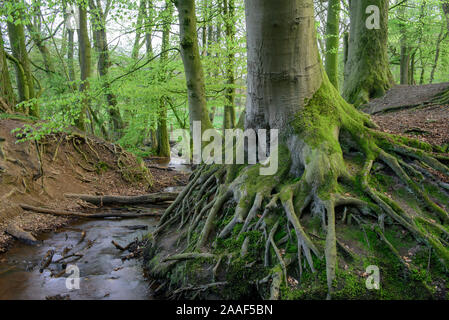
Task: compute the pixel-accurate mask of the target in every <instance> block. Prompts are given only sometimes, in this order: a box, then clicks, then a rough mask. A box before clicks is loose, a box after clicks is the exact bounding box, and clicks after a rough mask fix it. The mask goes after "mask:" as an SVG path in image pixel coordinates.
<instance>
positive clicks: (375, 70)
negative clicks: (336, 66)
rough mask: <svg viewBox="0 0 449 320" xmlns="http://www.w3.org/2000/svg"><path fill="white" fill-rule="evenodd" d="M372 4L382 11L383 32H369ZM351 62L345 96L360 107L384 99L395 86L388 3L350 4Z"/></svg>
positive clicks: (379, 0) (365, 0)
mask: <svg viewBox="0 0 449 320" xmlns="http://www.w3.org/2000/svg"><path fill="white" fill-rule="evenodd" d="M369 5H374V6H376V7H377V8H379V14H380V19H379V29H368V28H367V27H366V21H367V19H368V18H369V16H370V15H369V14H366V13H365V12H366V9H367V7H368V6H369ZM350 16H351V22H350V31H349V52H348V61H347V63H346V67H345V83H344V88H343V97H344V98H345V99H346V101H348V102H349V103H352V104H354V105H356V106H358V105H361V104H364V103H366V102H368V101H369V100H370V99H372V98H376V97H380V96H382V95H384V94H385V92H386V91H387V90H388V89H389V88H390V87H391V86H392V84H393V76H392V74H391V71H390V68H389V61H388V55H387V37H388V0H357V1H350Z"/></svg>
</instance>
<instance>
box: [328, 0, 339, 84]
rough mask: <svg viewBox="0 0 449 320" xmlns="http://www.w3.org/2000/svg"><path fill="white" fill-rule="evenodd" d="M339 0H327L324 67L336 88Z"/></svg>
mask: <svg viewBox="0 0 449 320" xmlns="http://www.w3.org/2000/svg"><path fill="white" fill-rule="evenodd" d="M340 8H341V5H340V0H329V1H328V8H327V21H326V60H325V69H326V73H327V76H328V77H329V80H330V82H331V83H332V84H333V85H334V87H335V88H336V89H337V90H338V87H339V85H338V49H339V44H340V41H339V40H340V38H339V32H340Z"/></svg>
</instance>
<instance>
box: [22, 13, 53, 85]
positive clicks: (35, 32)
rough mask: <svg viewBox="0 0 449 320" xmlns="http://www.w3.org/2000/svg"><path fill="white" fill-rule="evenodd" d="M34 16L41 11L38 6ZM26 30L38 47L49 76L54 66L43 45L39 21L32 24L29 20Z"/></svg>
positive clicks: (48, 52) (38, 15)
mask: <svg viewBox="0 0 449 320" xmlns="http://www.w3.org/2000/svg"><path fill="white" fill-rule="evenodd" d="M34 14H35V16H36V17H40V15H41V12H40V9H39V8H36V9H35V13H34ZM27 29H28V32H29V34H30V36H31V39H32V40H33V42H34V44H35V45H36V46H37V48H38V49H39V52H40V53H41V56H42V60H43V61H44V67H45V70H46V72H47V74H48V75H49V77H50V78H51V75H52V74H54V73H55V67H54V65H53V61H52V58H51V54H50V50H48V48H47V46H46V45H45V42H44V40H43V39H42V34H41V28H40V23H35V24H33V23H32V22H31V21H30V23H29V24H27Z"/></svg>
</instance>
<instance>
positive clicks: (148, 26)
mask: <svg viewBox="0 0 449 320" xmlns="http://www.w3.org/2000/svg"><path fill="white" fill-rule="evenodd" d="M154 10H155V9H154V8H153V1H152V0H147V10H146V16H145V49H146V54H147V58H148V59H151V58H152V57H153V44H152V34H153V23H154Z"/></svg>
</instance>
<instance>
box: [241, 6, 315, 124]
mask: <svg viewBox="0 0 449 320" xmlns="http://www.w3.org/2000/svg"><path fill="white" fill-rule="evenodd" d="M246 12H247V17H246V28H247V37H248V39H247V50H248V53H247V55H248V98H247V106H246V127H247V128H253V129H270V128H271V129H280V130H281V131H283V132H288V131H289V129H288V127H290V123H291V119H292V118H294V117H295V116H296V115H297V113H298V112H299V111H300V110H301V109H302V107H304V104H305V101H306V99H310V98H312V96H313V95H314V93H315V92H316V91H317V90H318V89H319V88H320V86H321V84H322V80H323V70H322V67H321V62H320V58H319V56H318V47H317V43H316V31H315V22H314V21H315V18H314V16H313V5H312V1H308V0H306V1H288V0H282V1H276V2H275V1H263V4H261V3H260V1H257V0H247V1H246ZM275 52H276V54H275ZM275 55H276V59H274V58H273V57H274V56H275ZM287 97H288V98H287Z"/></svg>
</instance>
